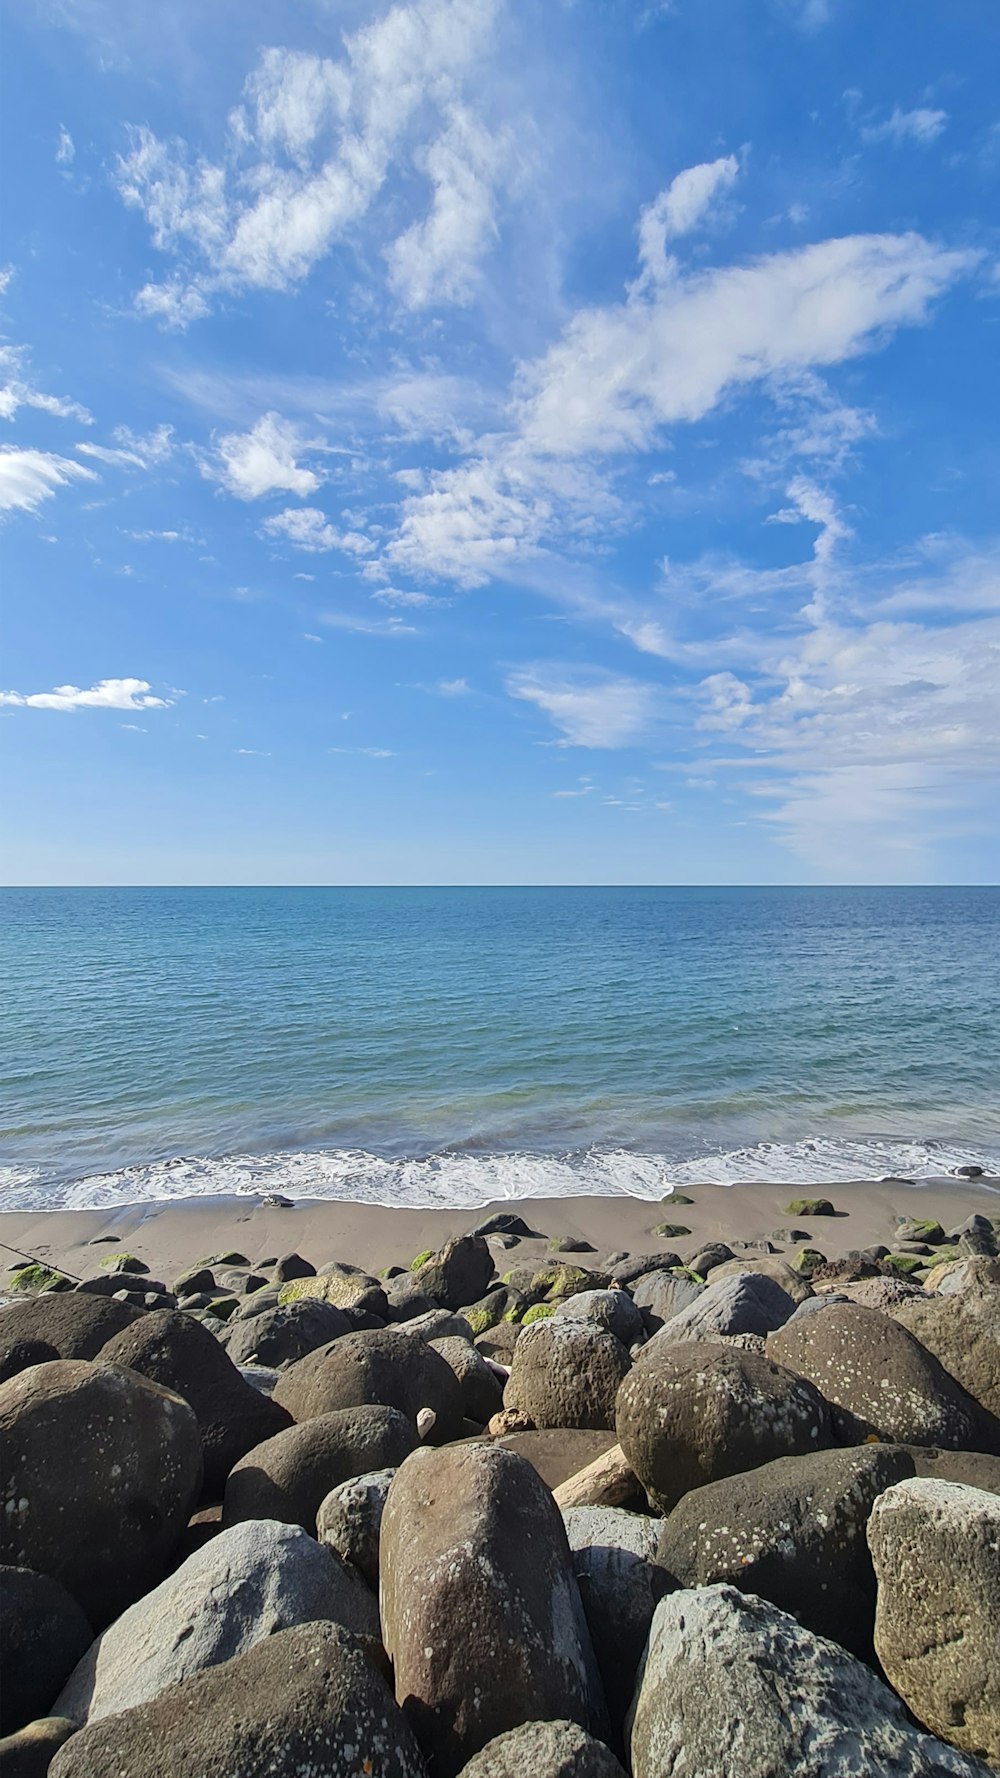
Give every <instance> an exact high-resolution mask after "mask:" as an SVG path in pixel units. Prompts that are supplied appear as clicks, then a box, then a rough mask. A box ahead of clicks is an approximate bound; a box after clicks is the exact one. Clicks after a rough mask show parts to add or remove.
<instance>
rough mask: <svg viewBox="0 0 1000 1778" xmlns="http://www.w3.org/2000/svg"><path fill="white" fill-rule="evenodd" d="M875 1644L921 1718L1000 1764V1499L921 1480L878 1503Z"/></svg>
mask: <svg viewBox="0 0 1000 1778" xmlns="http://www.w3.org/2000/svg"><path fill="white" fill-rule="evenodd" d="M868 1541H869V1543H870V1544H871V1551H872V1556H873V1558H874V1562H875V1573H876V1575H877V1576H878V1607H877V1611H876V1616H875V1647H876V1649H877V1651H878V1657H879V1660H880V1661H881V1662H882V1666H883V1668H884V1669H885V1674H886V1678H887V1679H888V1680H889V1683H890V1684H891V1685H892V1686H893V1688H894V1689H895V1690H896V1691H897V1692H898V1693H899V1695H900V1697H901V1698H902V1700H903V1702H904V1704H906V1705H907V1707H908V1708H909V1709H910V1710H911V1711H912V1712H913V1715H914V1716H915V1717H916V1718H917V1721H918V1722H921V1723H923V1725H924V1727H925V1728H927V1729H930V1730H931V1732H932V1734H935V1735H940V1736H941V1738H942V1739H943V1740H945V1741H950V1742H952V1743H953V1744H954V1745H955V1746H956V1747H961V1748H962V1749H963V1750H964V1751H965V1752H966V1753H972V1754H975V1755H976V1756H977V1757H978V1758H980V1759H984V1760H986V1761H988V1763H989V1764H990V1765H991V1766H1000V1497H998V1496H997V1495H996V1494H987V1493H985V1492H984V1491H982V1490H981V1489H979V1488H965V1487H962V1486H961V1485H960V1484H959V1483H956V1482H938V1481H927V1480H921V1479H920V1478H914V1479H913V1480H911V1481H904V1482H900V1483H899V1484H898V1486H896V1487H894V1488H889V1489H888V1490H887V1492H886V1493H884V1494H883V1495H882V1496H881V1498H880V1499H879V1500H877V1501H876V1503H875V1507H874V1510H873V1512H872V1516H871V1521H870V1523H869V1526H868Z"/></svg>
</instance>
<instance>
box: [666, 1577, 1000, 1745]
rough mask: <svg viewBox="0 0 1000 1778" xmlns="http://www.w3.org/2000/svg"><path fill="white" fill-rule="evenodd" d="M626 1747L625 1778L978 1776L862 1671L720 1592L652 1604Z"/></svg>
mask: <svg viewBox="0 0 1000 1778" xmlns="http://www.w3.org/2000/svg"><path fill="white" fill-rule="evenodd" d="M631 1750H632V1771H633V1774H634V1778H664V1774H666V1773H669V1774H670V1778H722V1775H723V1774H728V1773H734V1774H735V1773H737V1772H738V1773H739V1775H740V1778H786V1775H787V1778H792V1775H793V1774H794V1778H862V1775H864V1778H869V1774H870V1775H871V1778H876V1774H877V1778H988V1775H987V1774H986V1771H985V1768H984V1767H982V1766H981V1765H979V1763H978V1762H977V1761H975V1760H969V1759H967V1758H966V1757H965V1756H964V1755H963V1754H960V1753H956V1751H955V1749H954V1748H952V1747H946V1746H945V1745H944V1744H943V1743H942V1742H940V1741H934V1740H932V1739H931V1737H930V1736H929V1735H924V1734H921V1733H920V1732H919V1730H916V1729H914V1728H913V1727H912V1725H911V1724H910V1722H909V1720H908V1718H907V1715H906V1712H905V1710H904V1709H903V1706H902V1705H901V1704H900V1702H899V1700H898V1699H897V1698H895V1697H894V1696H893V1694H892V1692H890V1691H889V1689H888V1687H887V1686H884V1685H882V1684H881V1682H880V1681H879V1680H878V1679H876V1677H875V1675H874V1673H873V1672H872V1671H871V1670H870V1668H868V1667H866V1666H865V1665H864V1664H863V1662H861V1661H857V1660H855V1659H854V1657H853V1656H852V1655H849V1654H847V1653H845V1651H844V1650H843V1649H842V1648H838V1647H837V1644H836V1643H834V1642H827V1641H825V1640H824V1639H823V1638H822V1637H820V1636H814V1635H813V1633H812V1631H811V1630H805V1629H803V1628H802V1626H801V1625H800V1624H798V1623H796V1621H795V1619H794V1618H793V1617H789V1616H787V1615H786V1614H785V1613H784V1612H782V1611H778V1610H777V1609H776V1607H775V1606H773V1605H771V1604H769V1603H768V1602H767V1601H766V1600H764V1599H758V1598H756V1597H755V1596H754V1595H752V1594H750V1595H747V1594H744V1593H740V1592H738V1591H737V1590H736V1588H735V1587H725V1586H718V1587H699V1588H698V1589H696V1590H694V1591H684V1592H679V1593H672V1594H671V1595H670V1596H669V1597H668V1598H666V1599H664V1600H662V1601H661V1603H660V1604H659V1605H658V1606H657V1608H656V1614H655V1616H654V1618H653V1627H652V1630H651V1632H650V1638H649V1646H648V1649H647V1651H646V1659H645V1662H644V1666H643V1670H642V1673H641V1675H640V1679H639V1684H638V1688H637V1692H636V1700H635V1705H634V1710H633V1720H632V1724H631Z"/></svg>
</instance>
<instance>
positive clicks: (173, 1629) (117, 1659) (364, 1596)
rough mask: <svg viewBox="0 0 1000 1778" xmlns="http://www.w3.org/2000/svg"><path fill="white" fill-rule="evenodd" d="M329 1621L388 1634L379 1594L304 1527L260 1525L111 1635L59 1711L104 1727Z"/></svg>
mask: <svg viewBox="0 0 1000 1778" xmlns="http://www.w3.org/2000/svg"><path fill="white" fill-rule="evenodd" d="M317 1618H329V1619H331V1620H332V1621H333V1622H335V1623H339V1624H340V1625H341V1626H342V1627H343V1628H344V1629H349V1630H355V1631H363V1632H364V1633H366V1634H372V1633H373V1629H374V1634H376V1635H377V1633H378V1616H377V1612H376V1611H375V1601H374V1598H373V1597H372V1595H371V1593H370V1592H369V1591H368V1589H367V1588H366V1587H364V1585H363V1584H362V1582H361V1580H360V1578H359V1577H358V1576H357V1575H355V1574H353V1573H351V1572H350V1571H349V1570H346V1569H345V1567H344V1564H343V1563H342V1562H340V1561H339V1560H335V1559H334V1557H333V1556H332V1555H331V1553H330V1552H329V1551H328V1550H324V1549H323V1548H322V1547H321V1546H320V1545H319V1544H318V1543H316V1542H315V1541H314V1540H313V1539H312V1538H311V1537H307V1536H306V1533H305V1532H304V1531H302V1530H300V1529H299V1527H298V1526H292V1525H279V1524H276V1523H274V1522H273V1521H271V1520H267V1519H264V1520H259V1521H256V1522H254V1523H251V1524H247V1525H237V1526H234V1527H232V1528H231V1529H229V1530H226V1531H222V1532H220V1533H219V1535H218V1536H217V1537H213V1538H212V1539H211V1541H210V1542H208V1543H206V1544H205V1545H204V1546H203V1547H202V1548H201V1549H200V1550H197V1551H196V1552H195V1553H194V1555H191V1556H189V1557H188V1559H187V1561H186V1562H185V1563H183V1565H182V1566H181V1567H180V1568H178V1569H177V1570H176V1572H175V1573H173V1574H171V1575H170V1576H169V1578H168V1579H167V1580H165V1581H163V1582H162V1583H161V1585H160V1586H158V1587H156V1588H154V1590H153V1591H152V1592H151V1593H148V1594H147V1595H146V1597H145V1598H143V1599H140V1600H138V1601H137V1603H136V1604H135V1605H133V1606H132V1607H131V1608H130V1609H129V1610H128V1611H126V1612H124V1613H123V1615H122V1616H121V1617H120V1618H118V1619H117V1620H116V1621H115V1622H114V1623H113V1624H111V1625H110V1626H109V1628H108V1629H107V1630H105V1632H104V1634H103V1636H101V1637H100V1638H99V1640H98V1641H97V1642H95V1643H94V1645H93V1646H92V1647H91V1648H90V1649H88V1651H87V1653H86V1654H85V1655H84V1657H83V1659H82V1660H81V1661H80V1663H79V1665H78V1666H77V1667H76V1669H75V1671H74V1672H73V1673H72V1674H71V1675H70V1677H69V1679H68V1680H67V1683H66V1685H65V1687H64V1688H63V1691H62V1693H61V1695H60V1697H59V1699H58V1703H57V1710H58V1712H59V1714H60V1715H62V1716H69V1717H72V1718H73V1720H74V1721H75V1722H78V1723H80V1722H83V1721H85V1720H89V1721H91V1722H96V1721H98V1720H99V1719H100V1718H101V1717H104V1716H114V1715H116V1714H117V1713H118V1712H119V1711H121V1710H131V1709H134V1707H135V1706H136V1705H137V1704H146V1703H148V1702H149V1700H150V1699H151V1698H155V1697H158V1696H159V1694H160V1693H161V1692H164V1691H166V1689H167V1688H168V1686H171V1685H176V1684H178V1683H179V1682H180V1681H181V1680H184V1679H190V1678H192V1677H193V1676H194V1675H195V1674H198V1673H202V1672H204V1671H205V1669H206V1668H208V1667H217V1666H218V1665H219V1664H220V1663H221V1662H222V1661H229V1660H232V1659H234V1658H235V1657H236V1656H238V1655H242V1654H246V1652H247V1650H248V1649H250V1648H253V1647H254V1646H255V1644H256V1643H258V1642H261V1641H263V1640H264V1638H265V1637H267V1636H273V1635H274V1634H275V1632H276V1631H279V1630H287V1629H290V1628H291V1627H292V1626H293V1625H294V1624H304V1623H312V1622H313V1621H314V1620H315V1619H317Z"/></svg>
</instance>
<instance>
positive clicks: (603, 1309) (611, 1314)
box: [552, 1290, 646, 1350]
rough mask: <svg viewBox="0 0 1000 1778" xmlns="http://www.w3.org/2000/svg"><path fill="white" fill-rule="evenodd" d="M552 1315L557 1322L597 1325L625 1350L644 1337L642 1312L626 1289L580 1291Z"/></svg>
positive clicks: (555, 1309)
mask: <svg viewBox="0 0 1000 1778" xmlns="http://www.w3.org/2000/svg"><path fill="white" fill-rule="evenodd" d="M552 1313H553V1319H554V1320H556V1321H593V1322H596V1324H597V1326H598V1327H603V1328H604V1330H605V1332H606V1333H609V1334H613V1335H614V1337H615V1339H616V1340H620V1341H621V1344H622V1345H623V1346H624V1347H625V1348H626V1350H627V1349H628V1348H629V1347H630V1346H634V1345H636V1344H639V1343H641V1342H642V1341H643V1340H644V1339H645V1338H646V1324H645V1322H644V1320H643V1318H642V1312H641V1310H640V1309H639V1308H638V1307H637V1306H636V1304H635V1303H634V1302H633V1301H632V1298H631V1297H630V1296H629V1293H628V1291H627V1290H581V1292H580V1294H579V1296H571V1297H567V1299H566V1301H565V1302H563V1303H557V1304H556V1306H555V1308H554V1310H553V1312H552Z"/></svg>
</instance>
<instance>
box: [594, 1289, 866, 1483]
mask: <svg viewBox="0 0 1000 1778" xmlns="http://www.w3.org/2000/svg"><path fill="white" fill-rule="evenodd" d="M815 1319H816V1320H819V1321H822V1320H824V1319H825V1317H824V1316H817V1317H815ZM662 1339H663V1335H662V1334H658V1335H657V1336H656V1338H655V1339H654V1340H651V1341H650V1343H649V1345H648V1346H646V1347H645V1348H644V1350H643V1351H642V1353H641V1354H640V1356H639V1358H638V1359H637V1360H636V1362H635V1364H634V1365H633V1367H632V1369H631V1371H630V1372H629V1375H628V1376H627V1377H626V1379H625V1381H624V1383H623V1384H622V1386H621V1389H620V1390H619V1392H618V1402H617V1407H616V1412H615V1424H616V1427H617V1431H618V1438H619V1441H620V1443H621V1447H622V1450H623V1451H624V1453H625V1456H626V1458H627V1459H628V1461H629V1463H630V1464H631V1466H632V1468H633V1469H634V1470H635V1473H636V1475H637V1476H638V1477H639V1480H640V1482H641V1483H642V1485H643V1487H644V1488H645V1489H646V1491H647V1493H648V1494H649V1496H650V1498H651V1499H652V1500H654V1501H655V1502H656V1503H657V1504H658V1506H659V1507H660V1509H661V1510H662V1511H663V1512H668V1511H669V1510H670V1508H671V1507H672V1506H674V1505H675V1504H676V1502H677V1501H678V1500H680V1499H681V1497H682V1495H684V1494H686V1493H687V1492H688V1490H689V1489H690V1488H698V1487H701V1486H702V1485H703V1484H704V1483H706V1482H714V1481H718V1480H719V1479H720V1478H721V1477H722V1476H729V1475H738V1474H740V1473H741V1472H742V1471H743V1470H747V1469H756V1468H758V1467H759V1466H760V1464H762V1463H769V1462H770V1461H771V1460H772V1458H775V1457H797V1456H803V1455H804V1454H805V1453H806V1452H807V1451H816V1450H822V1449H823V1448H824V1446H826V1445H828V1444H829V1443H830V1415H829V1409H828V1407H827V1404H826V1402H825V1401H824V1399H823V1397H822V1395H821V1394H820V1392H819V1390H818V1389H816V1388H814V1386H813V1384H812V1383H810V1382H808V1381H806V1380H804V1379H803V1378H802V1377H798V1376H794V1375H793V1374H792V1373H791V1372H790V1371H788V1370H783V1369H782V1367H781V1366H780V1365H778V1364H775V1363H773V1362H771V1360H769V1359H767V1358H762V1357H760V1356H759V1355H758V1354H757V1353H755V1352H743V1351H740V1350H739V1349H738V1348H736V1347H732V1346H714V1345H710V1344H708V1342H704V1343H699V1342H691V1343H689V1344H687V1345H682V1346H670V1345H661V1344H660V1342H661V1341H662Z"/></svg>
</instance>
